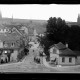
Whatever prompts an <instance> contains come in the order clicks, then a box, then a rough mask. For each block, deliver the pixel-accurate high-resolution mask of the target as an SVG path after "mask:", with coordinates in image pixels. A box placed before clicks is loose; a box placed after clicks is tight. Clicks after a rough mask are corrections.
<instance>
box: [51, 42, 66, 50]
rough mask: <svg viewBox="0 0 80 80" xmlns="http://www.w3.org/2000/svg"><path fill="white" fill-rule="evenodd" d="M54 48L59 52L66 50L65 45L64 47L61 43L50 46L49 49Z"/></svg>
mask: <svg viewBox="0 0 80 80" xmlns="http://www.w3.org/2000/svg"><path fill="white" fill-rule="evenodd" d="M54 46H55V47H56V48H58V49H59V50H60V49H64V48H66V45H64V44H63V43H61V42H59V43H58V44H54V45H52V46H50V48H52V47H54Z"/></svg>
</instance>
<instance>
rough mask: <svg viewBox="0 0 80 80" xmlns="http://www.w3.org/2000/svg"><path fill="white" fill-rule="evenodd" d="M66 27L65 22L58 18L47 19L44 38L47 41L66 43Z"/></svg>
mask: <svg viewBox="0 0 80 80" xmlns="http://www.w3.org/2000/svg"><path fill="white" fill-rule="evenodd" d="M68 29H69V27H68V25H67V24H66V22H65V20H62V19H61V18H60V17H59V18H55V17H54V18H52V17H51V18H49V20H48V24H47V27H46V36H47V39H48V40H49V41H54V42H55V43H58V42H63V43H65V42H66V39H67V35H68Z"/></svg>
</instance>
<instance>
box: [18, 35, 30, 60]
mask: <svg viewBox="0 0 80 80" xmlns="http://www.w3.org/2000/svg"><path fill="white" fill-rule="evenodd" d="M19 44H20V46H19V54H18V60H19V61H20V60H21V59H22V58H23V57H24V56H25V55H28V52H29V50H28V39H27V37H24V36H22V37H21V38H20V41H19Z"/></svg>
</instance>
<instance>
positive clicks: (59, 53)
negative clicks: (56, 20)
mask: <svg viewBox="0 0 80 80" xmlns="http://www.w3.org/2000/svg"><path fill="white" fill-rule="evenodd" d="M49 52H50V62H51V63H53V64H56V65H65V66H66V65H67V66H70V65H76V64H77V63H78V62H79V60H77V57H78V55H77V54H76V53H75V52H74V51H72V50H71V49H69V48H68V47H66V45H64V44H63V43H61V42H59V43H58V44H54V45H53V46H51V47H50V49H49ZM77 61H78V62H77Z"/></svg>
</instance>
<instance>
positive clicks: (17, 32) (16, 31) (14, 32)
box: [11, 28, 22, 36]
mask: <svg viewBox="0 0 80 80" xmlns="http://www.w3.org/2000/svg"><path fill="white" fill-rule="evenodd" d="M11 34H12V35H13V36H21V35H22V34H21V33H20V32H19V31H18V30H17V29H16V28H13V29H12V33H11Z"/></svg>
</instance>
